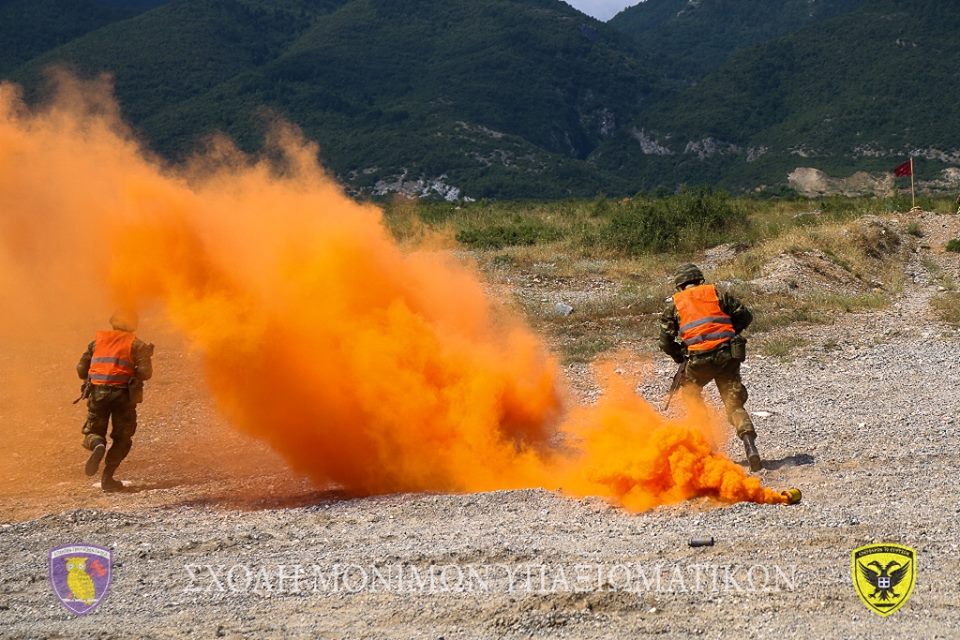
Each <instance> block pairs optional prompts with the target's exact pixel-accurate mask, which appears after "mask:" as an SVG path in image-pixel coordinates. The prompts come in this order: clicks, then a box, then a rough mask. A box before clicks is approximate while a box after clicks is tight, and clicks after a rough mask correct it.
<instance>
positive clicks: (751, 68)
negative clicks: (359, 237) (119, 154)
mask: <svg viewBox="0 0 960 640" xmlns="http://www.w3.org/2000/svg"><path fill="white" fill-rule="evenodd" d="M958 21H960V19H958V17H957V14H956V12H955V11H953V9H952V7H951V5H950V3H946V2H943V1H942V0H941V1H938V0H924V1H923V2H919V3H915V2H913V3H911V2H905V1H902V0H830V1H827V0H815V1H810V0H787V1H786V2H780V3H771V2H762V1H760V0H699V1H698V2H689V1H684V0H647V1H646V2H643V3H640V4H639V5H637V6H635V7H632V8H630V9H627V10H625V11H624V12H622V13H621V14H620V15H618V16H617V17H616V18H614V19H613V20H612V21H611V23H610V25H606V24H603V23H600V22H598V21H596V20H593V19H592V18H589V17H587V16H585V15H584V14H582V13H580V12H578V11H576V10H575V9H573V8H571V7H570V6H569V5H567V4H566V3H564V2H561V1H560V0H478V1H477V2H471V3H449V2H443V1H441V0H395V1H387V0H282V1H277V2H270V1H268V0H170V1H168V2H161V1H160V0H82V1H81V2H76V3H68V2H64V1H63V0H40V1H38V2H26V1H25V0H7V1H5V2H0V35H2V36H3V38H2V39H0V77H3V78H9V79H13V80H15V81H18V82H21V83H24V84H25V85H26V86H27V87H28V90H29V91H28V95H30V96H31V97H35V96H37V95H42V94H38V92H37V89H38V88H39V87H42V86H43V78H44V70H45V69H46V68H47V67H48V66H50V65H66V66H67V67H68V68H72V69H75V70H76V71H78V72H79V73H80V74H81V75H84V76H91V75H95V74H98V73H101V72H109V73H111V74H112V75H113V77H114V79H115V87H116V94H117V96H118V99H119V101H120V104H121V108H122V111H123V115H124V117H125V118H126V119H127V120H128V121H130V122H131V123H132V124H133V125H134V127H135V128H136V130H137V131H138V132H139V134H140V135H141V136H142V137H143V139H144V140H145V142H146V143H147V144H148V145H149V146H150V147H152V148H153V149H155V150H157V151H158V152H160V153H161V154H163V155H166V156H167V157H170V158H172V159H180V158H183V157H185V156H188V155H190V154H191V153H193V152H194V151H195V150H196V149H197V148H198V147H199V146H201V145H202V144H203V143H204V140H205V139H206V138H207V137H208V136H209V135H211V134H213V133H214V132H218V131H223V132H226V133H227V134H229V135H230V136H232V137H233V138H234V139H236V140H237V141H238V143H239V144H240V146H241V147H242V148H244V149H246V150H256V149H258V148H259V147H260V146H261V145H262V142H263V139H264V138H263V136H264V133H265V132H266V130H267V129H268V127H269V123H270V122H271V121H272V120H274V119H275V118H276V117H278V116H279V117H280V118H284V119H286V120H289V121H291V122H293V123H295V124H297V125H298V126H300V127H301V128H302V129H303V131H304V133H305V134H306V135H307V136H308V137H309V138H311V139H314V140H316V141H318V142H319V144H320V147H321V155H322V158H323V161H324V163H325V165H326V166H327V167H328V168H329V169H330V170H331V171H332V172H333V173H335V174H336V176H337V177H338V178H339V179H340V180H341V181H343V182H344V183H346V184H347V185H348V186H349V187H350V188H351V189H352V190H353V191H355V192H358V193H363V194H365V195H386V194H388V193H391V192H396V191H402V192H405V193H408V194H417V195H432V196H439V197H446V198H456V197H460V196H469V197H472V198H480V197H497V198H532V197H549V198H556V197H565V196H571V195H573V196H593V195H595V194H596V193H599V192H603V193H608V194H629V193H635V192H637V191H639V190H653V189H657V188H664V189H667V190H669V191H673V190H674V189H676V188H677V187H678V186H679V185H681V184H714V185H719V186H723V187H725V188H728V189H752V188H755V187H757V186H758V185H768V186H770V187H771V188H779V186H780V185H784V184H786V182H787V176H788V175H789V174H790V173H791V172H792V171H794V170H795V169H796V168H798V167H814V168H817V169H821V170H825V171H827V172H828V173H830V174H832V175H836V176H846V175H849V174H851V173H853V172H855V171H858V170H869V171H888V170H889V169H890V167H891V166H894V165H895V164H897V163H899V162H900V161H902V160H903V158H904V156H905V155H906V154H907V153H908V152H910V151H911V150H913V151H916V152H917V153H918V155H919V156H920V164H919V165H918V167H919V169H918V172H919V173H921V175H922V176H925V179H926V180H928V181H930V180H933V179H935V178H937V177H938V176H939V174H940V171H941V170H943V169H944V168H945V167H947V166H949V165H950V164H951V163H952V164H957V163H960V142H958V140H957V136H956V133H955V131H954V129H953V127H951V126H950V123H951V122H954V121H956V119H957V116H958V115H960V114H957V113H956V112H957V110H958V109H960V100H958V98H960V95H958V94H960V86H958V83H957V82H956V80H957V77H956V71H955V69H956V68H958V66H960V65H958V63H960V43H958V41H957V39H956V37H955V34H956V33H957V27H958ZM628 34H630V35H628ZM891 163H894V164H891ZM944 184H946V183H944Z"/></svg>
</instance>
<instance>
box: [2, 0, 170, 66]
mask: <svg viewBox="0 0 960 640" xmlns="http://www.w3.org/2000/svg"><path fill="white" fill-rule="evenodd" d="M156 4H159V2H158V1H157V0H139V1H138V0H126V1H124V0H0V75H3V74H7V73H10V72H11V71H13V70H14V69H16V68H17V67H19V66H20V65H22V64H23V63H25V62H27V61H28V60H30V59H31V58H33V57H34V56H38V55H40V54H42V53H44V52H46V51H48V50H49V49H53V48H55V47H58V46H60V45H62V44H65V43H67V42H70V41H71V40H73V39H75V38H78V37H80V36H82V35H83V34H85V33H89V32H91V31H94V30H96V29H99V28H100V27H102V26H104V25H107V24H110V23H111V22H116V21H118V20H122V19H124V18H129V17H131V16H133V15H135V14H136V13H138V12H139V11H142V10H144V9H147V8H150V7H151V6H153V5H156Z"/></svg>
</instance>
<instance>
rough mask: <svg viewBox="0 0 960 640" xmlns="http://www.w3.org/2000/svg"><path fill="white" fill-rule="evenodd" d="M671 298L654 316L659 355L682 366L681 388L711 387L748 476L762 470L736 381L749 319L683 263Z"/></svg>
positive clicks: (741, 307)
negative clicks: (717, 395) (744, 460)
mask: <svg viewBox="0 0 960 640" xmlns="http://www.w3.org/2000/svg"><path fill="white" fill-rule="evenodd" d="M674 284H675V285H676V287H677V293H675V294H674V295H673V297H672V298H671V299H670V300H669V301H668V303H667V306H666V308H665V309H664V310H663V313H662V314H661V316H660V339H659V345H660V350H661V351H663V352H664V353H666V354H667V355H668V356H670V357H671V358H673V360H674V362H676V363H678V364H682V363H684V362H685V363H686V367H685V368H684V373H683V382H682V384H683V387H684V388H687V389H692V390H694V391H695V392H696V393H697V394H698V395H699V393H700V390H701V389H703V387H705V386H706V385H707V384H709V383H710V381H713V382H715V383H716V385H717V390H719V392H720V397H721V399H722V400H723V405H724V408H725V409H726V413H727V420H729V421H730V424H731V425H733V426H734V427H735V428H736V430H737V436H738V437H739V438H740V439H741V440H742V441H743V446H744V448H745V449H746V453H747V460H748V461H749V463H750V470H751V471H759V470H760V469H761V468H762V465H761V461H760V454H759V452H758V451H757V446H756V443H755V441H756V438H757V432H756V431H755V430H754V428H753V422H752V421H751V420H750V414H748V413H747V411H746V409H744V407H743V405H744V404H745V403H746V401H747V389H746V387H744V386H743V381H742V380H741V379H740V363H741V362H743V360H744V358H745V356H746V339H745V338H743V336H741V335H740V333H741V332H742V331H743V330H744V329H746V328H747V327H748V326H750V323H751V322H752V321H753V315H752V314H751V313H750V310H749V309H747V307H745V306H744V305H743V303H741V302H740V301H739V300H737V298H735V297H734V296H733V295H731V294H730V293H727V292H722V291H718V290H717V288H716V286H714V285H712V284H706V283H705V282H704V277H703V272H702V271H700V269H699V268H698V267H697V266H696V265H693V264H686V265H683V266H682V267H680V268H679V269H678V270H677V273H676V275H675V276H674Z"/></svg>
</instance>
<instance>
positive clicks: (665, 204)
mask: <svg viewBox="0 0 960 640" xmlns="http://www.w3.org/2000/svg"><path fill="white" fill-rule="evenodd" d="M746 222H747V215H746V212H745V211H744V210H743V209H742V208H741V207H739V206H737V205H736V204H735V203H734V202H733V201H732V200H731V198H730V196H729V194H727V193H724V192H720V191H710V190H706V189H703V190H699V191H695V192H683V193H680V194H678V195H676V196H671V197H668V198H663V199H658V200H640V199H634V200H631V201H628V202H624V203H621V204H619V205H618V207H617V209H616V210H615V211H614V213H613V215H612V216H611V218H610V222H609V223H608V225H607V227H606V228H605V229H604V233H603V234H602V235H603V243H604V244H605V245H606V246H608V247H610V248H612V249H615V250H617V251H621V252H624V253H627V254H633V255H636V254H640V253H647V252H654V253H661V252H666V251H676V250H680V249H694V248H700V247H702V246H705V245H708V244H715V243H716V242H717V241H718V240H721V239H723V238H724V237H725V236H726V234H727V233H728V232H729V231H730V230H732V229H735V228H742V227H744V226H745V225H746Z"/></svg>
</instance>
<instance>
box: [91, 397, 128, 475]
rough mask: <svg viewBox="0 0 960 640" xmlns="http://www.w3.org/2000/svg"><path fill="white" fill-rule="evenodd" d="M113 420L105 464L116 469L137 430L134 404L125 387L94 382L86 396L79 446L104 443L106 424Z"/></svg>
mask: <svg viewBox="0 0 960 640" xmlns="http://www.w3.org/2000/svg"><path fill="white" fill-rule="evenodd" d="M111 419H112V420H113V430H112V431H111V432H110V438H111V440H113V444H112V445H111V446H110V449H109V450H108V451H107V458H106V465H105V466H106V467H107V468H113V469H116V468H117V467H118V466H119V465H120V463H121V462H122V461H123V459H124V458H126V457H127V454H128V453H130V448H131V447H132V446H133V435H134V434H135V433H136V432H137V405H136V403H134V402H131V401H130V392H129V391H127V388H126V387H111V386H107V385H94V386H93V389H92V390H91V392H90V397H89V398H87V421H86V422H85V423H84V425H83V446H84V447H86V448H87V449H89V450H91V451H93V449H94V448H95V447H96V446H97V445H100V444H106V443H107V426H108V425H109V423H110V421H111Z"/></svg>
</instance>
